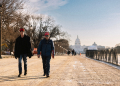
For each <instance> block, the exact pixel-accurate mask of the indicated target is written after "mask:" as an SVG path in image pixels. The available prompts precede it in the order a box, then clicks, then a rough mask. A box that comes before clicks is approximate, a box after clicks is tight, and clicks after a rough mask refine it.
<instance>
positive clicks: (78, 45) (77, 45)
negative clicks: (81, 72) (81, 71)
mask: <svg viewBox="0 0 120 86" xmlns="http://www.w3.org/2000/svg"><path fill="white" fill-rule="evenodd" d="M70 48H71V49H74V50H75V52H76V53H78V54H79V53H84V51H83V48H82V46H81V43H80V39H79V38H78V36H77V39H76V40H75V45H71V46H70Z"/></svg>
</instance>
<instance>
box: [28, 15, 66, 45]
mask: <svg viewBox="0 0 120 86" xmlns="http://www.w3.org/2000/svg"><path fill="white" fill-rule="evenodd" d="M31 21H32V23H31V22H30V23H29V27H28V29H26V33H27V34H28V35H29V36H30V37H31V40H32V43H33V45H34V47H38V45H39V42H40V41H41V40H42V38H43V37H44V33H45V32H49V33H50V38H57V36H65V32H63V31H61V30H60V28H61V26H60V25H55V22H54V20H53V19H52V18H51V17H49V16H47V17H46V16H43V15H40V16H37V17H35V16H31ZM31 25H32V29H31V28H30V27H31Z"/></svg>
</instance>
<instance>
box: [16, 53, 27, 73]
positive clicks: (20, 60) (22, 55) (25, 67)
mask: <svg viewBox="0 0 120 86" xmlns="http://www.w3.org/2000/svg"><path fill="white" fill-rule="evenodd" d="M22 58H23V61H24V71H27V54H21V55H20V58H19V59H18V67H19V74H21V73H22Z"/></svg>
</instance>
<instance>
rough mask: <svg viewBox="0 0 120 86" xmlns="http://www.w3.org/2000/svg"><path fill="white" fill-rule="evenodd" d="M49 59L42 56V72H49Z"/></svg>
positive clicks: (47, 73)
mask: <svg viewBox="0 0 120 86" xmlns="http://www.w3.org/2000/svg"><path fill="white" fill-rule="evenodd" d="M50 59H51V57H47V56H42V62H43V70H44V74H46V75H49V73H50Z"/></svg>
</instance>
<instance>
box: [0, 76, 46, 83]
mask: <svg viewBox="0 0 120 86" xmlns="http://www.w3.org/2000/svg"><path fill="white" fill-rule="evenodd" d="M45 78H46V77H44V76H21V77H18V76H15V75H11V76H0V82H6V81H18V80H30V79H45Z"/></svg>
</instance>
